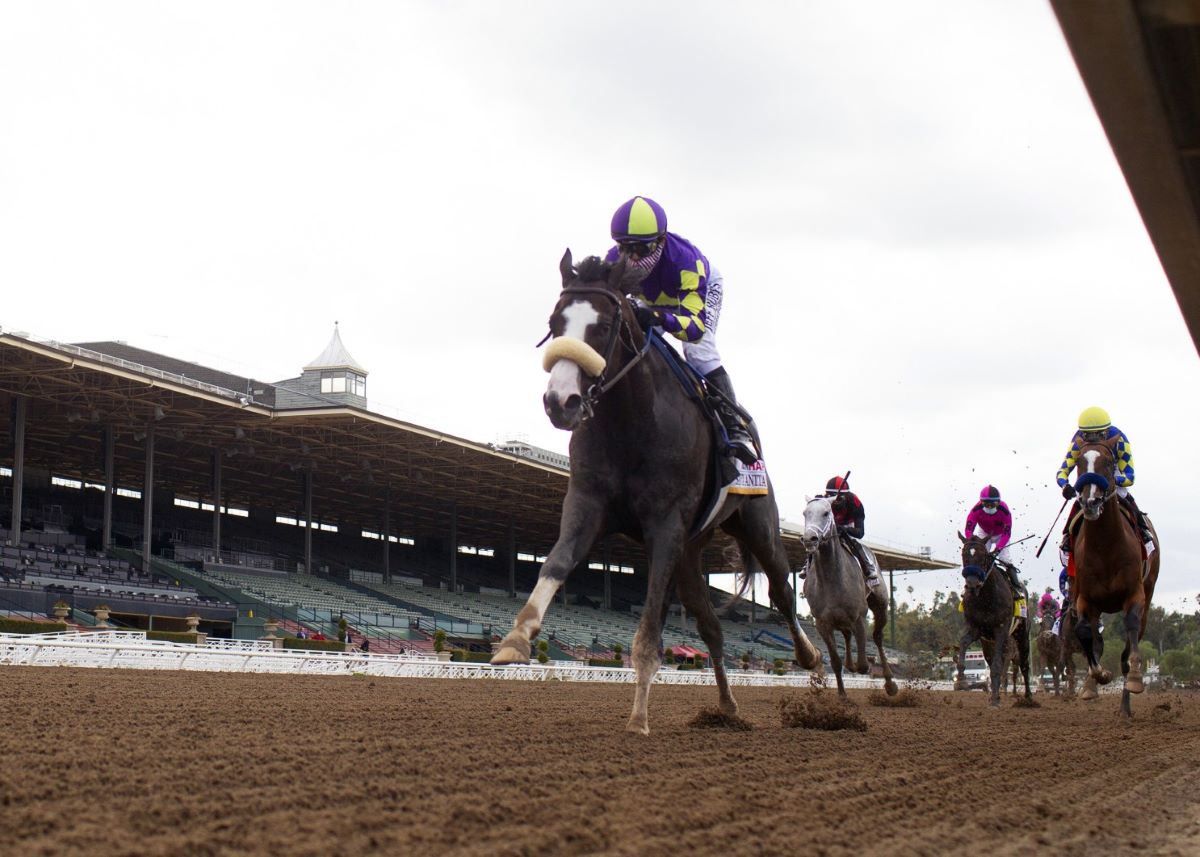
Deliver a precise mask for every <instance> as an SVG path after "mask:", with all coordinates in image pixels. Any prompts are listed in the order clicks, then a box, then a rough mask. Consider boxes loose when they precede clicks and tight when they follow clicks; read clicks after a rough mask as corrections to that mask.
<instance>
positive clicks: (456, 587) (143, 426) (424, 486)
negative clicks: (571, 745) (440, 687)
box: [0, 329, 949, 658]
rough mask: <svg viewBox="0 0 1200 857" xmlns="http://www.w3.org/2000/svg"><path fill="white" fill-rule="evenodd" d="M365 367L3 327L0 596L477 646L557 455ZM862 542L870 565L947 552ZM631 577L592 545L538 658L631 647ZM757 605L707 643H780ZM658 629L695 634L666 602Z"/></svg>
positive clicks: (559, 475) (558, 475) (714, 565)
mask: <svg viewBox="0 0 1200 857" xmlns="http://www.w3.org/2000/svg"><path fill="white" fill-rule="evenodd" d="M366 379H367V371H366V370H365V369H363V368H362V367H361V365H360V364H359V363H358V362H357V361H355V360H354V359H353V358H352V357H351V356H350V355H349V353H348V352H347V351H346V349H345V346H344V345H343V344H342V341H341V337H340V334H339V333H338V332H337V331H336V329H335V331H334V334H333V336H332V338H331V340H330V341H329V343H328V345H327V346H326V347H325V348H324V349H323V350H322V351H321V352H320V354H319V355H318V357H317V358H315V359H314V360H312V361H309V362H308V363H307V364H305V366H304V368H303V370H302V371H301V373H300V374H299V375H298V376H296V377H293V378H288V379H284V380H282V381H278V382H274V383H267V382H263V381H259V380H256V379H253V378H245V377H240V376H236V375H232V374H230V373H226V372H222V371H220V370H216V369H212V368H209V367H205V366H201V365H199V364H194V363H187V362H185V361H181V360H177V359H175V358H171V357H169V356H166V355H162V354H157V353H155V352H150V351H145V350H142V349H137V348H133V347H131V346H128V345H126V344H124V343H115V342H91V343H85V344H76V345H69V344H64V343H59V342H54V341H49V340H40V339H36V338H34V337H31V336H29V335H25V334H17V333H12V332H7V331H5V332H0V402H2V403H3V405H4V407H5V413H6V414H8V415H10V418H9V420H8V421H7V423H6V424H4V425H3V426H2V427H0V428H2V429H3V430H4V431H5V432H6V433H7V441H8V443H7V444H6V445H5V448H6V449H8V450H12V453H11V454H12V457H11V459H9V460H3V459H0V515H5V517H6V519H7V520H8V521H9V522H10V527H9V530H10V531H11V532H9V533H7V534H5V536H4V538H3V539H2V541H4V542H5V543H7V545H8V550H9V551H13V552H15V554H8V553H6V554H5V556H4V557H3V558H2V559H3V561H4V562H5V563H6V564H5V566H4V568H5V579H4V581H3V582H2V584H0V610H4V609H6V608H12V609H16V608H17V607H18V606H20V607H21V608H23V609H32V610H34V611H35V612H36V610H37V609H38V608H39V605H40V609H41V611H42V612H43V613H45V612H46V611H47V609H48V605H49V604H51V603H52V602H53V601H54V599H55V598H56V597H57V596H54V595H52V594H50V593H51V592H52V591H53V592H60V593H61V592H62V591H64V587H65V588H66V591H69V592H70V594H71V599H72V603H73V604H75V605H78V606H79V609H78V610H76V611H75V612H76V613H77V614H78V613H80V612H81V611H83V612H86V611H87V610H90V609H91V608H93V607H94V606H95V605H96V604H97V603H99V602H98V599H105V600H107V601H109V602H111V601H113V600H119V602H120V605H119V606H120V609H119V610H116V611H115V612H114V617H115V618H117V619H118V621H120V622H123V623H125V624H126V626H128V627H140V628H146V627H151V626H154V625H155V623H158V626H162V625H163V624H164V623H166V624H170V623H171V622H173V621H174V622H178V621H179V620H180V619H181V618H182V617H184V616H186V615H188V614H189V613H197V612H198V613H200V614H201V615H202V616H203V617H204V624H203V626H202V627H203V629H204V630H206V632H208V633H209V634H211V635H214V636H218V637H221V636H226V637H252V636H257V635H260V634H261V633H262V622H263V620H264V619H265V618H271V619H274V620H276V621H278V622H281V623H283V625H284V627H285V628H287V629H289V630H291V631H293V632H301V631H304V630H312V631H320V632H322V633H325V634H331V633H335V632H336V629H337V628H338V627H339V621H340V620H343V619H344V620H346V623H347V624H348V625H349V626H350V628H351V629H352V635H354V636H355V637H366V638H367V639H369V640H371V641H372V646H373V650H375V649H374V647H375V646H376V645H386V646H388V647H390V648H391V649H392V650H399V649H402V648H405V647H407V648H410V649H418V650H427V649H428V648H429V646H430V645H431V642H430V640H431V637H432V635H433V633H434V631H436V630H437V629H442V630H445V631H447V632H448V633H449V634H450V635H451V637H452V639H453V641H454V643H455V644H456V645H459V646H463V647H468V648H478V649H487V648H489V647H490V643H491V642H492V640H493V639H494V638H495V637H496V635H497V634H498V633H499V632H502V631H503V630H505V629H507V628H508V627H510V626H511V622H512V619H513V617H514V615H515V613H516V611H517V609H519V606H520V604H521V603H522V601H523V598H524V597H525V594H527V593H528V592H529V591H530V590H531V589H532V587H533V584H534V582H535V581H536V577H537V571H538V568H539V566H540V560H541V558H542V557H544V555H545V553H546V552H547V551H548V550H549V549H550V547H551V546H552V545H553V543H554V540H555V539H556V537H557V533H558V524H559V512H560V508H561V503H562V498H563V496H564V494H565V491H566V485H567V478H568V471H567V470H565V469H564V466H563V465H564V464H566V462H565V460H563V459H562V457H561V456H558V457H556V456H554V455H553V454H549V453H546V452H545V451H544V450H537V449H536V448H534V447H530V446H529V445H528V444H526V443H524V442H521V441H513V442H511V443H508V444H505V445H504V446H503V447H496V446H494V445H492V444H482V443H476V442H473V441H469V440H464V439H462V438H456V437H452V436H449V435H446V434H444V433H441V432H438V431H436V430H434V429H430V428H426V427H423V426H417V425H413V424H410V423H406V422H402V421H400V420H397V419H393V418H391V417H389V416H386V415H383V414H380V413H377V412H374V411H372V410H370V409H369V408H368V400H367V387H366V383H367V382H366ZM17 486H20V490H17ZM784 543H785V545H786V547H787V550H788V554H789V557H790V559H791V560H792V562H793V565H794V566H799V564H800V563H801V561H802V559H803V556H804V552H803V547H802V546H801V544H800V541H799V538H798V537H797V535H796V534H795V533H793V532H790V531H789V530H787V529H785V531H784ZM729 547H730V542H729V540H728V538H727V537H724V536H718V537H717V538H715V539H714V540H713V541H712V543H711V544H710V546H709V547H708V548H707V549H706V550H705V552H704V556H703V563H704V568H705V571H706V572H707V573H726V572H729V571H733V570H735V569H733V568H732V567H731V566H730V565H729V560H727V559H726V557H727V556H730V555H732V553H733V552H731V551H729V550H728V549H729ZM877 553H878V554H879V557H880V561H881V565H882V566H883V568H884V569H885V570H890V569H898V568H904V569H922V568H945V567H949V564H948V563H943V562H939V561H937V560H935V559H932V558H931V557H929V556H928V555H927V554H924V555H923V554H920V553H909V552H903V551H897V550H893V549H889V548H880V549H878V550H877ZM69 556H74V557H75V559H74V560H72V559H69V558H67V557H69ZM27 559H28V560H29V562H26V560H27ZM72 562H75V563H76V564H78V565H79V566H80V568H78V569H77V568H75V567H74V566H72V565H71V564H72ZM644 574H645V559H644V555H643V554H642V551H641V549H640V547H639V546H638V545H636V544H634V543H633V542H630V541H628V540H626V539H623V538H610V539H608V540H606V541H605V542H604V543H603V544H599V545H597V546H596V548H595V551H594V554H593V556H591V557H589V558H588V560H587V562H585V563H583V564H582V565H581V567H580V569H578V570H577V571H576V573H575V574H574V575H573V576H572V578H571V580H570V581H569V582H568V584H567V586H566V587H564V588H563V590H562V592H561V593H560V597H559V598H558V599H556V604H555V606H554V608H553V609H552V610H551V611H550V614H549V616H548V617H547V622H546V625H545V628H544V630H543V635H544V636H545V637H546V638H548V639H551V640H552V641H553V644H554V646H555V650H556V653H557V654H558V656H561V657H576V658H583V657H588V656H593V655H597V654H599V655H605V654H610V653H611V652H612V648H613V645H614V644H616V643H620V644H621V645H622V646H623V647H624V648H625V649H626V651H628V648H629V643H630V641H631V640H632V637H633V633H634V630H635V628H636V623H637V617H638V613H639V610H640V604H641V599H642V594H643V593H644V590H645V584H644V580H645V577H644ZM39 593H40V596H39V595H38V594H39ZM18 596H19V597H18ZM35 596H38V597H35ZM39 597H40V601H39ZM714 597H715V598H718V599H719V598H723V597H725V596H724V595H723V594H720V593H714ZM113 606H114V607H115V606H117V605H113ZM756 610H757V611H758V612H762V608H754V607H753V605H745V606H744V609H743V610H741V612H742V613H744V614H749V615H746V616H742V617H740V619H730V620H727V621H726V622H725V631H726V639H727V654H728V655H729V656H730V657H733V658H738V657H740V656H741V655H742V654H743V653H744V652H753V654H754V655H755V656H766V657H769V658H770V657H776V656H781V657H786V656H787V653H788V652H789V651H790V644H789V643H788V641H787V632H786V629H785V627H784V626H783V625H782V624H781V623H780V622H778V621H774V622H772V621H770V617H769V615H768V616H767V617H766V619H767V621H763V622H759V621H751V620H754V619H756V618H758V617H756V616H755V615H754V612H755V611H756ZM776 618H778V617H776ZM85 621H86V620H85ZM665 642H666V644H667V645H672V646H674V645H680V646H688V647H692V648H696V649H703V648H704V646H703V642H702V641H701V640H700V638H699V636H698V634H697V633H696V631H695V625H694V621H690V620H689V619H688V617H686V616H685V615H684V614H683V612H682V610H681V609H680V608H679V606H678V605H674V606H673V607H672V611H671V614H670V616H669V618H668V625H667V629H666V634H665Z"/></svg>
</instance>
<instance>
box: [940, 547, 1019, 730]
mask: <svg viewBox="0 0 1200 857" xmlns="http://www.w3.org/2000/svg"><path fill="white" fill-rule="evenodd" d="M958 538H959V541H961V542H962V543H963V549H962V563H963V578H964V580H965V581H966V587H965V589H964V590H963V599H962V605H963V636H962V640H961V641H960V642H959V646H958V678H957V679H956V680H955V687H956V688H960V687H966V677H965V675H964V671H965V669H966V653H967V649H969V648H970V647H971V644H972V643H974V642H975V641H976V640H982V643H983V652H984V656H985V657H986V658H987V660H988V664H989V666H990V667H991V694H992V698H991V701H990V704H991V705H992V706H997V705H999V704H1000V689H1001V688H1002V687H1003V686H1004V684H1005V681H1004V679H1005V673H1006V672H1007V666H1008V662H1009V657H1010V652H1011V651H1012V647H1013V646H1014V645H1015V646H1016V649H1017V655H1018V658H1019V663H1020V666H1021V672H1022V673H1023V674H1024V676H1025V698H1026V699H1032V698H1033V695H1032V691H1031V690H1030V687H1029V632H1028V631H1027V630H1026V627H1027V626H1026V620H1025V619H1023V618H1021V619H1017V620H1016V621H1015V622H1014V620H1013V591H1012V587H1010V586H1009V584H1008V581H1007V580H1006V579H1005V575H1003V574H1000V573H998V572H996V554H995V553H993V552H991V551H989V550H988V549H987V540H986V539H984V538H981V537H979V536H971V537H970V538H969V539H968V538H965V537H964V536H963V534H962V533H959V534H958ZM1014 685H1015V682H1014Z"/></svg>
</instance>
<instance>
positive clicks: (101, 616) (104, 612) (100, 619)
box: [92, 607, 112, 628]
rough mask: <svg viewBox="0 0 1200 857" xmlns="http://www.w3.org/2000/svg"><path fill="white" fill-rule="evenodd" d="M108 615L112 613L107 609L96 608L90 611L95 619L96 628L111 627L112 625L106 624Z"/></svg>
mask: <svg viewBox="0 0 1200 857" xmlns="http://www.w3.org/2000/svg"><path fill="white" fill-rule="evenodd" d="M110 613H112V611H111V610H110V609H109V608H108V607H97V608H95V609H94V610H92V614H93V615H94V616H95V617H96V627H97V628H111V627H112V625H110V624H108V617H109V614H110Z"/></svg>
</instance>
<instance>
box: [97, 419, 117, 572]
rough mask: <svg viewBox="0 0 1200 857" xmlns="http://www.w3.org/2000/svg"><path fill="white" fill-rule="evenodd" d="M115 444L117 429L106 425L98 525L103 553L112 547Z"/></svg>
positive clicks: (115, 477) (115, 475)
mask: <svg viewBox="0 0 1200 857" xmlns="http://www.w3.org/2000/svg"><path fill="white" fill-rule="evenodd" d="M116 446H117V430H116V428H115V427H113V426H112V425H108V426H106V427H105V428H104V518H103V521H102V523H101V525H100V549H101V550H102V551H104V553H108V551H109V549H110V548H111V547H112V512H113V497H114V496H115V495H116V492H117V486H116V479H117V473H116V466H115V460H116Z"/></svg>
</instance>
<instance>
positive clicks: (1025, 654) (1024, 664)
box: [1013, 624, 1033, 700]
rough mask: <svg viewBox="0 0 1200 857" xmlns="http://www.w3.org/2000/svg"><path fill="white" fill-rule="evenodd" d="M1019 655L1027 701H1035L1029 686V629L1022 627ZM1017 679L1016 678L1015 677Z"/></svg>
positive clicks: (1014, 693) (1018, 643) (1014, 694)
mask: <svg viewBox="0 0 1200 857" xmlns="http://www.w3.org/2000/svg"><path fill="white" fill-rule="evenodd" d="M1017 653H1018V654H1019V655H1020V656H1021V672H1022V673H1024V676H1025V699H1027V700H1030V699H1033V688H1031V687H1030V686H1029V672H1030V664H1029V629H1028V628H1027V627H1025V625H1024V624H1022V625H1021V634H1020V636H1019V637H1017ZM1014 678H1015V676H1014ZM1016 694H1017V688H1016V682H1014V683H1013V696H1016Z"/></svg>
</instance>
